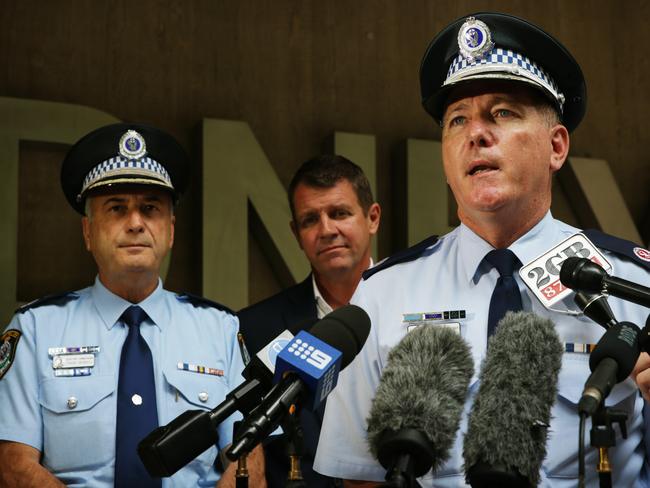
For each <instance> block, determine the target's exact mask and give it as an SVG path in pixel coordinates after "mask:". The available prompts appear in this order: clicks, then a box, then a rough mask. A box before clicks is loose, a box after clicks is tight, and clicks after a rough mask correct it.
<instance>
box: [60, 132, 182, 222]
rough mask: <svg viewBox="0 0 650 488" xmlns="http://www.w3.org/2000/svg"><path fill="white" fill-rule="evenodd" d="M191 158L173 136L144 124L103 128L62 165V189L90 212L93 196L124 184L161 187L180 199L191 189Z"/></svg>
mask: <svg viewBox="0 0 650 488" xmlns="http://www.w3.org/2000/svg"><path fill="white" fill-rule="evenodd" d="M188 179H189V158H188V156H187V153H186V152H185V150H184V149H183V147H182V146H181V145H180V144H179V143H178V142H177V141H176V140H175V139H174V138H173V137H172V136H170V135H169V134H167V133H165V132H163V131H162V130H160V129H156V128H155V127H151V126H147V125H142V124H124V123H121V124H112V125H107V126H105V127H100V128H99V129H96V130H94V131H92V132H90V133H89V134H87V135H85V136H84V137H82V138H81V139H80V140H79V141H77V143H76V144H74V145H73V146H72V147H71V148H70V150H69V151H68V154H67V155H66V157H65V159H64V160H63V165H62V167H61V186H62V188H63V193H65V196H66V198H67V200H68V202H69V203H70V205H72V207H73V208H74V209H75V210H76V211H77V212H79V213H80V214H82V215H83V214H84V201H85V197H86V195H87V194H88V192H90V191H92V190H94V189H97V188H102V187H107V186H112V185H123V184H130V185H133V184H136V185H156V186H159V187H162V188H166V189H167V190H169V191H170V192H171V193H172V195H173V197H174V199H177V198H178V197H179V196H180V195H181V194H182V193H183V192H184V191H185V188H186V187H187V183H188Z"/></svg>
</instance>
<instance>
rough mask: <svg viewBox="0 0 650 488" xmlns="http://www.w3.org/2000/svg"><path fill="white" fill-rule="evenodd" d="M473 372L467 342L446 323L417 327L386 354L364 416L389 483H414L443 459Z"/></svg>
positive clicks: (447, 454) (453, 436)
mask: <svg viewBox="0 0 650 488" xmlns="http://www.w3.org/2000/svg"><path fill="white" fill-rule="evenodd" d="M473 373H474V364H473V361H472V356H471V353H470V350H469V346H468V345H467V344H466V343H465V341H464V340H463V339H462V338H461V337H460V336H459V335H458V334H457V333H456V332H454V331H452V330H451V329H448V328H446V327H438V326H434V325H421V326H419V327H417V328H416V329H415V330H413V331H412V332H409V333H408V334H407V335H406V336H405V337H404V338H403V339H402V340H401V342H400V343H399V344H397V345H396V346H395V347H394V348H393V350H392V351H391V352H390V354H389V355H388V361H387V364H386V368H385V369H384V371H383V374H382V377H381V381H380V382H379V386H378V388H377V393H376V395H375V398H374V399H373V401H372V407H371V409H370V416H369V418H368V443H369V445H370V451H371V452H372V454H373V456H374V457H375V458H376V459H377V460H378V461H379V462H380V464H381V465H382V466H383V467H384V468H386V480H387V481H388V483H389V486H413V485H414V483H415V479H416V478H418V477H420V476H422V475H424V474H425V473H426V472H427V471H429V470H430V469H431V468H432V467H433V470H434V471H435V470H436V469H438V468H439V467H440V466H442V464H443V463H444V462H445V461H446V459H447V457H448V456H449V449H450V447H451V445H452V444H453V442H454V439H455V437H456V431H457V430H458V425H459V423H460V417H461V414H462V411H463V405H464V403H465V396H466V394H467V387H468V385H469V381H470V379H471V377H472V374H473Z"/></svg>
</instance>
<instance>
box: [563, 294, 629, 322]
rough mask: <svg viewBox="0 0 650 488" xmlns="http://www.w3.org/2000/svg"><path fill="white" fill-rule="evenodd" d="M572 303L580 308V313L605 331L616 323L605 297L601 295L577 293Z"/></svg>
mask: <svg viewBox="0 0 650 488" xmlns="http://www.w3.org/2000/svg"><path fill="white" fill-rule="evenodd" d="M573 301H574V302H575V303H576V305H578V307H580V310H582V313H584V314H585V315H586V316H587V317H589V318H590V319H591V320H593V321H594V322H596V323H597V324H598V325H601V326H603V327H604V328H605V329H609V328H610V327H611V326H612V325H616V324H617V323H618V320H616V317H614V313H613V312H612V309H611V308H610V306H609V302H608V301H607V295H605V294H603V293H588V292H584V291H577V292H576V293H575V296H574V297H573Z"/></svg>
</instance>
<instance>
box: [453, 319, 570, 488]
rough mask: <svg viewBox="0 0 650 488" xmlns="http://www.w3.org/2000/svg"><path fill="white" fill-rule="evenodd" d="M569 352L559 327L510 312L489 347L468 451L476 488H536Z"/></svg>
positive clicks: (468, 469)
mask: <svg viewBox="0 0 650 488" xmlns="http://www.w3.org/2000/svg"><path fill="white" fill-rule="evenodd" d="M562 353H563V348H562V344H561V343H560V339H559V338H558V335H557V333H556V331H555V327H554V326H553V323H552V322H551V321H550V320H548V319H544V318H541V317H539V316H537V315H535V314H531V313H526V312H518V313H512V312H508V313H507V314H506V315H505V317H504V318H503V319H501V321H500V322H499V324H498V325H497V329H496V333H495V334H494V336H493V337H492V338H491V339H490V340H489V342H488V351H487V355H486V357H485V359H484V360H483V364H482V367H481V373H480V376H479V380H480V382H481V385H480V387H479V390H478V394H477V395H476V399H475V401H474V405H473V407H472V411H471V413H470V415H469V420H468V429H467V434H466V435H465V440H464V445H463V458H464V460H465V476H466V480H467V482H468V483H469V484H470V485H471V486H472V488H488V487H495V486H498V487H503V488H523V487H526V488H532V487H534V486H537V485H538V483H539V470H540V467H541V465H542V461H543V460H544V457H545V456H546V437H547V430H548V426H549V423H550V419H551V408H552V406H553V403H554V401H555V398H556V394H557V382H558V375H559V372H560V367H561V365H562Z"/></svg>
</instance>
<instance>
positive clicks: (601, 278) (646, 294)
mask: <svg viewBox="0 0 650 488" xmlns="http://www.w3.org/2000/svg"><path fill="white" fill-rule="evenodd" d="M560 281H561V282H562V284H563V285H564V286H567V287H569V288H572V289H574V290H580V291H587V292H591V293H599V292H604V293H606V294H608V295H613V296H615V297H619V298H622V299H623V300H627V301H629V302H632V303H636V304H637V305H642V306H644V307H650V288H647V287H645V286H642V285H639V284H637V283H633V282H631V281H627V280H624V279H621V278H616V277H614V276H610V275H608V274H607V272H606V271H605V270H604V269H603V268H602V267H601V266H599V265H598V264H596V263H594V262H593V261H591V260H589V259H586V258H578V257H570V258H567V259H566V260H565V261H564V263H562V269H561V270H560Z"/></svg>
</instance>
